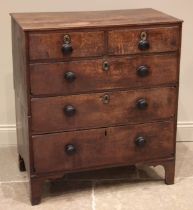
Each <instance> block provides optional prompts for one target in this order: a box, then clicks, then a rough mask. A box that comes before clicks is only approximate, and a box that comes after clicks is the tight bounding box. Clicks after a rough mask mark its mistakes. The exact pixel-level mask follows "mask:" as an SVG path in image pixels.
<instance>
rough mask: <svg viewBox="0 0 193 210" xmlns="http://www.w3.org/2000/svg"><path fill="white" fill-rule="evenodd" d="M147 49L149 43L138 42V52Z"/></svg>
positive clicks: (145, 41) (144, 41)
mask: <svg viewBox="0 0 193 210" xmlns="http://www.w3.org/2000/svg"><path fill="white" fill-rule="evenodd" d="M149 47H150V45H149V42H148V41H147V40H140V41H139V45H138V48H139V49H140V50H143V51H144V50H148V49H149Z"/></svg>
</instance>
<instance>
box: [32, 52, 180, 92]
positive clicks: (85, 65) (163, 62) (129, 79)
mask: <svg viewBox="0 0 193 210" xmlns="http://www.w3.org/2000/svg"><path fill="white" fill-rule="evenodd" d="M105 61H107V62H108V64H109V65H110V68H109V70H108V71H104V70H103V62H105ZM140 66H147V67H148V68H149V75H148V76H146V77H140V76H139V75H138V74H137V69H138V68H139V67H140ZM177 66H178V56H177V55H176V54H164V55H151V56H133V57H132V56H131V57H121V58H116V57H113V58H106V59H97V60H87V61H72V62H60V63H47V64H40V63H37V64H31V65H30V73H31V77H30V78H31V93H32V95H64V94H68V95H69V94H74V93H83V92H87V91H101V90H108V89H109V90H110V89H112V88H113V89H118V88H136V87H151V86H158V85H163V84H171V83H176V82H177V78H178V72H177V68H178V67H177ZM69 71H71V72H73V73H74V74H75V75H76V79H75V80H74V81H73V82H68V81H67V80H66V79H65V77H64V75H65V73H66V72H69Z"/></svg>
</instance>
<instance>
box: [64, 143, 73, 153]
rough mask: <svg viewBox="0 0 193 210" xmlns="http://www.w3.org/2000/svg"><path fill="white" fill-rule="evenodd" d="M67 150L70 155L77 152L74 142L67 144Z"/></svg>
mask: <svg viewBox="0 0 193 210" xmlns="http://www.w3.org/2000/svg"><path fill="white" fill-rule="evenodd" d="M65 152H66V154H68V155H73V154H75V153H76V147H75V146H74V145H73V144H67V145H66V146H65Z"/></svg>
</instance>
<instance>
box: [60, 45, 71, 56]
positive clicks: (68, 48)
mask: <svg viewBox="0 0 193 210" xmlns="http://www.w3.org/2000/svg"><path fill="white" fill-rule="evenodd" d="M72 51H73V48H72V45H71V44H70V43H67V44H66V43H64V44H63V45H62V52H63V53H64V54H65V55H70V54H71V53H72Z"/></svg>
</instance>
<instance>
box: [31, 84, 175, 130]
mask: <svg viewBox="0 0 193 210" xmlns="http://www.w3.org/2000/svg"><path fill="white" fill-rule="evenodd" d="M176 103H177V100H176V88H174V87H164V88H153V89H144V90H132V91H116V92H106V93H96V94H83V95H72V96H58V97H49V98H41V99H40V98H39V99H32V101H31V112H32V132H33V133H46V132H54V131H63V130H74V129H87V128H95V127H106V126H111V125H122V124H125V123H137V122H148V121H152V120H157V119H165V118H170V117H173V116H174V113H175V111H176Z"/></svg>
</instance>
